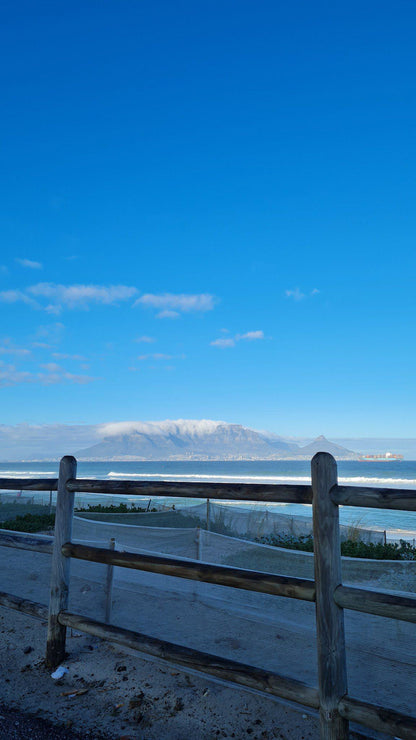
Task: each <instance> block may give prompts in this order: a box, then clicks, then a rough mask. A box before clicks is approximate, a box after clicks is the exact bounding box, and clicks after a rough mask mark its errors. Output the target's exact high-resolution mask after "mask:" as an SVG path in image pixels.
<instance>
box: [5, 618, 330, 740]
mask: <svg viewBox="0 0 416 740" xmlns="http://www.w3.org/2000/svg"><path fill="white" fill-rule="evenodd" d="M0 633H1V662H2V666H3V675H4V676H5V679H4V680H3V681H2V682H1V685H0V702H2V703H3V704H4V705H5V706H7V707H12V708H13V707H18V708H19V709H20V710H23V711H24V712H27V713H29V714H31V715H34V716H36V717H41V718H45V719H48V720H50V721H52V722H53V723H56V724H58V725H59V726H60V727H63V728H66V729H72V730H73V731H75V732H77V733H80V735H81V737H89V738H98V737H106V738H119V739H120V740H121V738H123V740H127V738H129V739H131V740H133V739H134V740H139V739H140V740H160V738H166V740H188V739H189V740H190V739H191V738H202V739H204V740H205V739H206V740H208V739H210V740H211V739H212V738H216V737H222V738H242V737H250V738H253V740H254V739H256V740H260V739H262V740H263V739H264V740H268V739H271V738H279V739H280V740H292V739H293V740H298V739H299V740H318V737H319V734H318V722H317V719H316V717H315V716H313V715H311V714H310V713H309V711H306V710H302V709H299V710H295V709H292V708H291V707H288V706H284V705H283V704H281V703H280V702H279V701H277V700H275V699H273V698H264V697H261V696H259V695H256V694H255V693H254V692H250V691H246V690H242V689H237V688H230V687H228V686H226V685H224V684H223V683H220V682H217V681H214V680H212V679H210V678H205V677H202V676H201V675H196V674H191V673H189V672H184V671H183V670H180V669H177V668H175V667H174V666H172V665H170V664H167V663H161V662H158V661H154V660H149V659H143V658H141V657H140V656H139V654H133V653H130V654H129V653H128V652H127V651H125V650H121V649H119V648H118V647H116V646H112V645H111V644H109V643H104V642H99V641H97V640H94V639H92V638H90V637H88V636H87V635H81V634H80V633H73V634H72V635H71V634H70V633H69V635H68V640H67V648H68V659H67V661H66V662H65V664H64V665H65V667H66V668H67V669H68V671H67V673H65V675H64V677H63V678H62V679H61V680H59V681H54V680H53V679H52V678H51V675H50V672H49V671H47V670H46V668H45V666H44V662H43V658H44V651H45V639H46V624H45V623H42V622H39V621H38V620H35V619H33V618H30V617H27V616H25V615H23V614H20V613H17V612H14V611H11V610H9V609H5V608H0ZM51 737H52V736H51Z"/></svg>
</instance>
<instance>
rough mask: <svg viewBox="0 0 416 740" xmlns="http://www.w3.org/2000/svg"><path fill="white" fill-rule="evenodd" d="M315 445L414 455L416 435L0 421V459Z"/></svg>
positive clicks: (305, 450)
mask: <svg viewBox="0 0 416 740" xmlns="http://www.w3.org/2000/svg"><path fill="white" fill-rule="evenodd" d="M317 449H320V450H323V451H325V452H330V453H331V454H333V455H334V456H335V457H336V458H338V459H344V460H352V459H356V458H357V454H355V453H354V452H352V450H356V451H357V452H359V453H362V454H370V455H371V454H379V453H381V454H382V453H385V452H387V451H390V452H395V453H400V454H402V455H404V456H405V458H406V459H407V460H416V439H411V438H408V439H407V438H403V439H392V438H365V437H360V438H351V437H350V438H344V439H339V438H338V439H336V440H332V441H329V440H327V439H326V438H325V437H322V436H321V437H317V438H316V439H315V440H312V439H311V438H310V437H309V438H308V437H303V438H301V437H296V438H287V437H283V436H278V435H276V434H271V433H270V432H267V431H259V430H254V429H250V428H248V427H246V426H243V425H240V424H227V423H226V422H222V421H211V420H205V421H204V420H198V421H190V420H183V419H182V420H181V419H179V420H177V421H159V422H130V421H129V422H116V423H112V424H37V425H35V424H16V425H6V424H0V461H3V462H6V461H8V462H13V461H19V460H21V461H35V460H57V459H59V458H60V457H62V455H77V456H78V457H80V458H82V459H84V460H85V459H89V460H92V459H94V458H96V459H97V460H105V459H109V460H111V459H120V458H121V459H133V460H134V459H138V460H143V459H148V460H155V459H159V460H169V459H171V460H175V459H176V460H181V459H184V460H189V459H201V460H239V459H249V460H250V459H272V460H273V459H284V458H286V459H298V460H301V459H310V457H311V456H312V455H313V454H315V452H316V451H317Z"/></svg>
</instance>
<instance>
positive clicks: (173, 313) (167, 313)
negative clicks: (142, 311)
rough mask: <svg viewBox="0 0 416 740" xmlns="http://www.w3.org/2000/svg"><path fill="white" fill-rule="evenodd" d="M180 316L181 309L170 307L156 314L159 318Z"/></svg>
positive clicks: (176, 317)
mask: <svg viewBox="0 0 416 740" xmlns="http://www.w3.org/2000/svg"><path fill="white" fill-rule="evenodd" d="M179 316H180V313H179V311H170V310H168V309H165V310H164V311H159V313H157V314H156V318H157V319H178V318H179Z"/></svg>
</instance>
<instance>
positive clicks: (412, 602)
mask: <svg viewBox="0 0 416 740" xmlns="http://www.w3.org/2000/svg"><path fill="white" fill-rule="evenodd" d="M334 600H335V603H336V604H338V606H340V607H342V608H343V609H353V610H354V611H358V612H364V613H365V614H377V615H378V616H380V617H389V618H391V619H400V620H402V621H404V622H416V596H412V595H411V594H409V595H408V596H399V595H397V594H392V593H389V592H388V591H373V590H372V589H365V588H356V587H355V586H338V588H336V589H335V592H334Z"/></svg>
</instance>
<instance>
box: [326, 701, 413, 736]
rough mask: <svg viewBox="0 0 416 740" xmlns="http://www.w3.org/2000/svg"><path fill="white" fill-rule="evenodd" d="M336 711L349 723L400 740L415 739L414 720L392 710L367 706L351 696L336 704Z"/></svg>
mask: <svg viewBox="0 0 416 740" xmlns="http://www.w3.org/2000/svg"><path fill="white" fill-rule="evenodd" d="M338 711H339V713H340V715H341V716H342V717H344V718H345V719H347V720H349V721H350V722H358V723H359V724H362V725H365V726H366V727H371V728H372V729H373V730H377V731H379V732H386V733H388V734H389V735H393V736H395V737H397V738H400V740H415V738H416V718H415V717H410V716H409V715H407V714H401V713H400V712H395V711H394V710H393V709H387V708H386V707H380V706H378V705H377V704H368V703H367V702H365V701H360V700H359V699H355V698H353V697H352V696H344V697H343V698H342V699H341V701H340V702H339V704H338Z"/></svg>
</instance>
